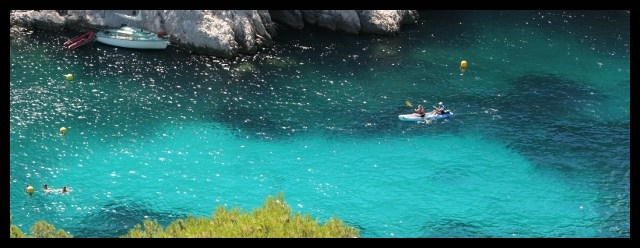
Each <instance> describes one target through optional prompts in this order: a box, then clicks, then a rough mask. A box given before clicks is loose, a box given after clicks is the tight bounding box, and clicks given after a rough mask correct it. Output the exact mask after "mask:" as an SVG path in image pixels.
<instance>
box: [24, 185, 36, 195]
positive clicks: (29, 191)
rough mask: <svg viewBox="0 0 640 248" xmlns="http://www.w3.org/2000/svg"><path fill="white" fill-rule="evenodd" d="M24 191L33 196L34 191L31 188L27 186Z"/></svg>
mask: <svg viewBox="0 0 640 248" xmlns="http://www.w3.org/2000/svg"><path fill="white" fill-rule="evenodd" d="M26 191H27V194H33V191H35V190H34V189H33V186H31V185H27V189H26Z"/></svg>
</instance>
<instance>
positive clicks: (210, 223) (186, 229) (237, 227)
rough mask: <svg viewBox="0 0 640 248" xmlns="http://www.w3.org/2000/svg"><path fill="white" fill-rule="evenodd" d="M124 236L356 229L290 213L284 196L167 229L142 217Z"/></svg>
mask: <svg viewBox="0 0 640 248" xmlns="http://www.w3.org/2000/svg"><path fill="white" fill-rule="evenodd" d="M143 225H144V227H143V226H141V225H140V224H137V225H136V226H134V228H133V229H132V230H130V231H129V233H128V234H127V235H124V236H122V237H123V238H351V237H358V236H359V231H358V230H357V229H355V228H353V227H349V226H345V225H343V223H342V221H340V220H339V219H338V218H337V217H335V216H334V217H333V218H331V219H330V220H328V221H327V222H325V223H324V224H323V225H321V224H319V220H317V219H316V220H313V219H311V217H310V216H309V215H308V214H305V215H301V214H300V213H296V214H295V215H292V214H291V208H289V206H288V205H287V203H286V202H285V201H284V195H283V194H282V193H279V194H278V198H277V199H275V198H273V197H271V196H269V197H268V198H267V201H266V202H265V203H264V204H263V205H262V208H254V209H253V211H251V212H250V213H248V212H246V211H244V210H241V209H239V208H232V209H230V210H227V209H226V208H224V207H222V206H219V207H218V208H217V209H216V211H215V213H214V214H213V216H212V218H205V217H193V216H189V217H187V219H186V220H182V219H178V220H176V221H174V222H172V223H171V224H169V226H167V228H166V229H163V228H162V226H161V225H160V224H159V223H158V221H151V220H145V221H144V223H143Z"/></svg>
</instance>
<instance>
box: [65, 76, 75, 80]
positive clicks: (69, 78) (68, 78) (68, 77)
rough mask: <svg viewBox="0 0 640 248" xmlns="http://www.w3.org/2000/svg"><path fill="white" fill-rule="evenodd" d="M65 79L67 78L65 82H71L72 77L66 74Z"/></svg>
mask: <svg viewBox="0 0 640 248" xmlns="http://www.w3.org/2000/svg"><path fill="white" fill-rule="evenodd" d="M65 77H66V78H67V81H71V80H73V75H71V74H67V75H65Z"/></svg>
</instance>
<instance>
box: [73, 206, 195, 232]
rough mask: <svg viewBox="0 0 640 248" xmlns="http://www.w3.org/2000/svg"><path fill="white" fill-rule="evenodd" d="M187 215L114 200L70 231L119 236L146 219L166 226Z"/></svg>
mask: <svg viewBox="0 0 640 248" xmlns="http://www.w3.org/2000/svg"><path fill="white" fill-rule="evenodd" d="M186 216H187V215H186V214H174V213H166V212H157V211H154V210H152V209H151V207H149V206H145V204H141V203H138V202H129V201H113V202H110V203H108V204H106V205H104V206H103V207H102V208H101V210H100V211H99V212H97V213H93V214H90V215H89V216H87V217H85V218H84V219H83V221H82V222H81V224H79V225H78V226H77V227H75V228H69V230H68V231H69V232H70V233H71V234H73V236H74V237H76V238H117V237H120V236H122V235H126V234H127V233H128V232H129V230H131V229H133V227H134V226H135V225H136V224H140V225H142V224H143V222H144V220H146V219H148V220H152V221H153V220H157V221H158V223H159V224H160V225H162V226H163V227H165V228H166V226H167V225H169V224H170V223H171V222H173V221H176V220H177V219H184V218H186Z"/></svg>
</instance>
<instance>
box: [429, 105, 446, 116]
mask: <svg viewBox="0 0 640 248" xmlns="http://www.w3.org/2000/svg"><path fill="white" fill-rule="evenodd" d="M433 108H434V110H433V112H431V113H434V114H439V115H441V114H444V109H445V108H444V105H442V102H439V103H438V107H436V106H433Z"/></svg>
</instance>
